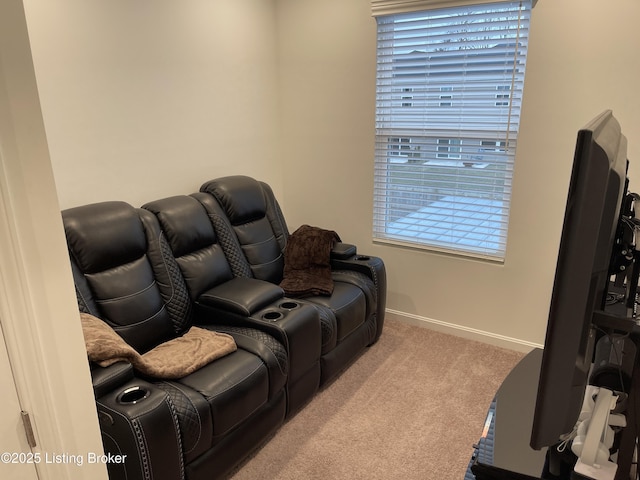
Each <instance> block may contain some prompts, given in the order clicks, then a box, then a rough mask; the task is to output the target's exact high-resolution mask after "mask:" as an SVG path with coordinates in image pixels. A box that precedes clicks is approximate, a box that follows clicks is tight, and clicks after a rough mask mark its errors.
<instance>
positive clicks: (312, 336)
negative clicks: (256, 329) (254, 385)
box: [252, 297, 322, 411]
mask: <svg viewBox="0 0 640 480" xmlns="http://www.w3.org/2000/svg"><path fill="white" fill-rule="evenodd" d="M252 317H253V318H256V319H260V320H262V321H263V322H269V324H270V326H271V328H277V329H278V330H280V331H281V332H282V333H283V335H284V336H285V337H286V339H287V344H288V351H289V368H290V370H289V382H288V389H289V392H288V394H289V410H290V411H291V410H298V409H299V408H300V407H301V406H302V405H304V404H305V403H306V402H307V401H308V399H309V398H311V396H313V394H314V393H315V392H316V391H317V390H318V387H319V385H320V353H321V346H322V330H321V325H320V316H319V314H318V311H317V310H316V308H315V307H314V306H313V305H311V304H309V303H304V302H302V301H299V300H291V299H288V298H286V297H285V298H282V299H281V300H279V301H278V302H276V303H274V304H272V305H270V306H268V307H267V308H265V309H264V310H262V311H259V312H256V313H255V314H254V315H253V316H252Z"/></svg>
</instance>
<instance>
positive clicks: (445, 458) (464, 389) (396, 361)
mask: <svg viewBox="0 0 640 480" xmlns="http://www.w3.org/2000/svg"><path fill="white" fill-rule="evenodd" d="M522 357H523V354H521V353H518V352H514V351H511V350H505V349H501V348H497V347H493V346H490V345H486V344H483V343H479V342H474V341H470V340H465V339H462V338H458V337H455V336H451V335H445V334H442V333H438V332H435V331H432V330H429V329H426V328H421V327H416V326H412V325H408V324H406V323H402V322H400V321H397V320H392V319H388V320H387V323H386V324H385V329H384V332H383V334H382V337H381V339H380V341H379V342H378V343H377V344H375V345H374V346H372V347H371V348H370V349H369V350H368V351H367V352H366V353H365V354H364V355H363V356H362V357H360V358H359V359H358V361H357V362H356V363H354V364H353V365H352V366H351V367H350V368H349V369H348V370H347V371H345V372H344V373H343V374H342V375H341V376H340V378H338V380H336V381H335V382H334V383H333V384H331V385H330V386H329V387H328V388H326V389H324V390H323V391H322V392H320V393H319V394H318V395H317V396H316V397H315V398H314V399H313V400H312V401H311V402H310V403H309V404H308V405H307V406H306V407H305V408H304V409H303V410H302V411H300V412H299V413H298V414H297V415H296V416H295V417H294V418H292V419H291V420H290V421H288V422H287V423H286V424H285V425H284V426H283V427H282V428H281V429H280V430H279V431H278V432H277V433H276V435H275V436H274V437H273V438H272V439H271V440H270V441H269V442H268V443H267V444H266V445H264V446H263V448H262V449H261V450H259V451H258V452H257V453H256V454H255V455H254V456H253V458H251V459H250V460H249V461H248V462H247V463H245V464H244V465H243V466H242V468H241V469H240V470H239V471H237V472H236V473H235V475H234V476H233V477H232V478H233V480H249V479H251V480H254V479H280V480H289V479H291V480H294V479H295V480H306V479H318V480H319V479H323V480H325V479H362V480H365V479H366V480H371V479H380V480H383V479H384V480H389V479H416V480H418V479H419V480H463V479H464V475H465V471H466V468H467V465H468V463H469V459H470V458H471V454H472V451H473V449H472V445H473V443H474V442H476V441H477V440H478V438H479V436H480V434H481V432H482V428H483V424H484V420H485V415H486V412H487V409H488V407H489V404H490V403H491V400H492V398H493V395H494V393H495V391H496V389H497V388H498V387H499V386H500V384H501V382H502V380H503V379H504V377H505V376H506V375H507V374H508V373H509V371H510V370H511V368H512V367H513V366H514V365H515V364H516V363H517V362H518V360H519V359H521V358H522Z"/></svg>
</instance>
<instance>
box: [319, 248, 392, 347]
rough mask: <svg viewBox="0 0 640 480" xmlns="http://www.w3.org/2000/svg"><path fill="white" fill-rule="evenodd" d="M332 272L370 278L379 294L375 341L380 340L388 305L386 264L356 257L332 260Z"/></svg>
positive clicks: (363, 256)
mask: <svg viewBox="0 0 640 480" xmlns="http://www.w3.org/2000/svg"><path fill="white" fill-rule="evenodd" d="M331 269H332V270H352V271H356V272H360V273H362V274H364V275H366V276H368V277H369V278H370V279H371V280H372V281H373V283H374V284H375V287H376V294H377V327H376V336H375V341H377V340H378V338H380V334H381V333H382V327H383V325H384V315H385V309H386V304H387V272H386V269H385V265H384V262H383V261H382V259H381V258H379V257H373V256H369V255H360V254H358V255H354V256H353V257H351V258H348V259H335V258H332V259H331Z"/></svg>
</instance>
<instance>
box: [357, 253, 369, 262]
mask: <svg viewBox="0 0 640 480" xmlns="http://www.w3.org/2000/svg"><path fill="white" fill-rule="evenodd" d="M356 260H360V261H361V262H368V261H369V260H371V257H368V256H367V255H356Z"/></svg>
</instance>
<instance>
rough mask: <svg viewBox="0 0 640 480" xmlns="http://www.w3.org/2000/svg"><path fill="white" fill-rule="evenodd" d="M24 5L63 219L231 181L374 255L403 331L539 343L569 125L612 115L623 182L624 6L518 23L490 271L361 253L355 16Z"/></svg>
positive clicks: (137, 5) (58, 0) (241, 3)
mask: <svg viewBox="0 0 640 480" xmlns="http://www.w3.org/2000/svg"><path fill="white" fill-rule="evenodd" d="M25 4H26V9H27V20H28V24H29V31H30V35H31V41H32V47H33V55H34V63H35V69H36V75H37V79H38V88H39V91H40V95H41V101H42V109H43V115H44V120H45V127H46V131H47V135H48V140H49V146H50V152H51V158H52V164H53V169H54V174H55V178H56V183H57V187H58V194H59V198H60V204H61V206H62V207H63V208H66V207H69V206H73V205H77V204H82V203H89V202H93V201H100V200H104V199H112V198H118V199H124V200H127V201H130V202H131V203H133V204H140V203H143V202H144V201H147V200H151V199H155V198H159V197H162V196H167V195H171V194H176V193H188V192H191V191H193V190H195V189H196V188H197V187H198V185H200V183H202V181H204V180H206V179H208V178H212V177H216V176H220V175H227V174H234V173H242V174H249V175H252V176H254V177H258V178H261V179H263V180H266V181H267V182H269V183H271V184H272V186H273V187H274V189H275V191H276V194H277V195H278V197H279V198H280V200H281V203H282V206H283V209H284V211H285V215H286V216H287V220H288V223H289V227H290V228H291V229H292V230H293V229H294V228H296V227H297V226H298V225H300V224H302V223H310V224H314V225H319V226H325V227H326V228H333V229H335V230H336V231H338V233H339V234H340V235H341V236H342V238H343V239H344V240H345V241H348V242H352V243H356V244H358V246H359V248H360V250H361V251H363V252H368V253H371V254H374V255H379V256H380V257H382V258H383V259H384V260H385V262H386V265H387V269H388V276H389V302H388V307H389V308H390V309H391V310H392V311H393V312H396V313H399V314H401V315H404V316H405V317H406V318H409V319H413V320H418V321H422V320H425V321H429V322H431V323H432V324H434V325H435V326H438V325H439V326H440V327H443V328H447V329H454V330H456V329H458V331H459V332H460V333H465V332H466V333H469V332H471V333H472V334H474V335H475V334H476V333H487V334H488V335H489V338H490V337H492V336H493V337H496V338H502V337H507V340H509V339H515V340H517V341H522V342H524V343H525V344H527V343H533V344H539V343H542V342H543V339H544V331H545V325H546V315H547V311H548V302H549V297H550V292H551V287H552V279H553V271H554V268H555V258H556V253H557V247H558V242H559V236H560V229H561V223H562V216H563V211H564V201H565V198H566V188H567V182H568V178H569V173H570V165H571V160H572V155H573V147H574V142H575V134H576V131H577V129H579V128H580V127H581V126H583V125H584V124H585V123H586V122H587V121H588V120H589V119H591V118H592V117H593V116H595V115H596V114H598V113H600V111H602V110H604V109H605V108H612V109H613V110H614V113H615V114H616V116H617V117H618V118H619V119H620V121H621V123H622V125H623V127H624V129H625V131H626V132H627V134H628V136H629V140H630V157H631V159H632V160H633V159H636V158H637V159H638V165H637V166H636V167H635V168H632V171H631V174H632V175H633V174H634V173H635V171H637V175H635V176H636V177H637V178H640V155H639V153H640V136H638V133H637V132H640V108H639V105H638V103H639V101H638V96H637V94H636V86H637V85H638V84H640V82H639V81H638V80H640V57H638V55H637V53H636V50H637V46H638V45H640V33H639V32H638V30H637V29H636V28H635V24H634V19H635V18H638V16H639V14H640V2H637V1H636V0H614V1H612V2H607V5H606V7H605V6H603V2H601V1H597V0H586V1H583V0H565V1H563V2H556V1H552V0H541V1H540V2H538V5H537V7H536V8H535V9H534V13H533V16H532V22H531V36H530V49H529V60H528V68H527V78H526V84H525V98H524V105H523V115H522V123H521V135H520V139H519V147H518V152H517V157H516V172H515V179H514V194H513V208H512V213H511V223H510V231H509V243H508V250H507V257H506V261H505V263H504V265H495V264H488V263H484V262H480V261H474V260H468V259H462V258H456V257H451V256H445V255H441V254H435V253H429V252H425V251H418V250H408V249H403V248H398V247H390V246H384V245H374V244H372V241H371V215H372V195H373V194H372V181H373V168H372V162H373V138H374V113H375V21H374V20H373V19H372V17H371V16H370V10H369V1H368V0H348V1H346V0H323V1H318V0H273V1H264V0H219V1H215V2H214V1H211V0H185V1H182V2H175V1H173V0H155V1H152V0H142V1H137V2H131V1H129V0H113V1H109V2H105V1H102V0H100V1H98V0H47V1H45V0H25ZM639 182H640V180H639Z"/></svg>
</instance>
